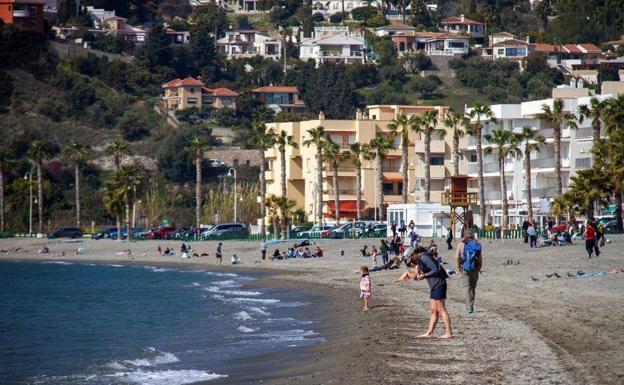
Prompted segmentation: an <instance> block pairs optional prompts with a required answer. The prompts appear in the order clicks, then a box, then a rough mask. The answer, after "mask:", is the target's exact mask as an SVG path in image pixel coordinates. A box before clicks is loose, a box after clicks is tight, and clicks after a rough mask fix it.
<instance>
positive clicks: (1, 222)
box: [0, 151, 11, 232]
mask: <svg viewBox="0 0 624 385" xmlns="http://www.w3.org/2000/svg"><path fill="white" fill-rule="evenodd" d="M10 159H11V158H10V156H9V153H8V152H6V151H2V152H0V232H3V231H4V228H5V218H4V172H5V171H6V170H8V169H9V167H11V160H10Z"/></svg>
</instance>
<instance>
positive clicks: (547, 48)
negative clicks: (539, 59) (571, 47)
mask: <svg viewBox="0 0 624 385" xmlns="http://www.w3.org/2000/svg"><path fill="white" fill-rule="evenodd" d="M534 46H535V52H557V51H561V48H560V47H556V46H554V45H552V44H541V43H538V44H534Z"/></svg>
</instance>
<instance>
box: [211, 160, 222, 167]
mask: <svg viewBox="0 0 624 385" xmlns="http://www.w3.org/2000/svg"><path fill="white" fill-rule="evenodd" d="M208 166H209V167H225V163H223V161H220V160H219V159H208Z"/></svg>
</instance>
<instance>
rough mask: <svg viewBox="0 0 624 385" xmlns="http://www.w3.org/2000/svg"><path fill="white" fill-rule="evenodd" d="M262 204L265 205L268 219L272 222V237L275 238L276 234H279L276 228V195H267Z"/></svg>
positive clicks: (277, 227) (277, 222) (277, 219)
mask: <svg viewBox="0 0 624 385" xmlns="http://www.w3.org/2000/svg"><path fill="white" fill-rule="evenodd" d="M264 205H265V206H266V208H267V210H268V212H269V219H270V220H271V222H272V223H273V239H277V237H278V234H279V232H278V229H279V227H280V225H279V222H280V220H279V207H278V203H277V197H276V196H275V195H273V194H271V195H269V196H268V197H266V200H265V202H264Z"/></svg>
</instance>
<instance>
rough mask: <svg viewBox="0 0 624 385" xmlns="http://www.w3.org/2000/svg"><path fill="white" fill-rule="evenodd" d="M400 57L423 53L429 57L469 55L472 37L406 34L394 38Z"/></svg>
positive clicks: (447, 33)
mask: <svg viewBox="0 0 624 385" xmlns="http://www.w3.org/2000/svg"><path fill="white" fill-rule="evenodd" d="M392 43H393V44H394V47H395V48H396V50H397V52H398V54H399V56H401V55H404V54H405V53H406V52H416V51H422V52H425V53H427V54H428V55H467V54H468V53H469V52H470V37H468V36H467V35H460V34H457V33H450V32H405V33H398V34H395V35H393V36H392Z"/></svg>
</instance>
